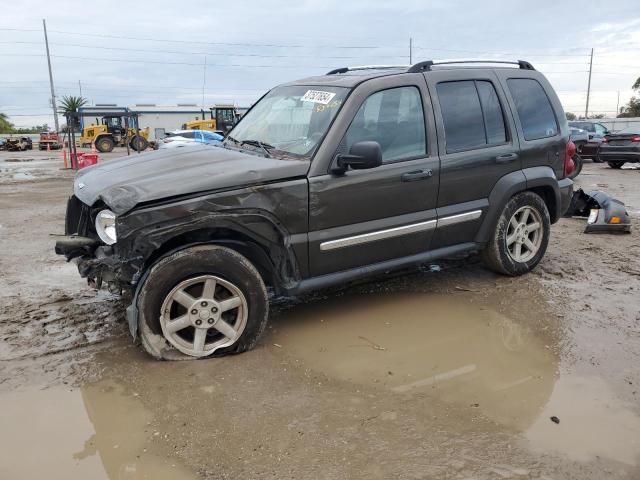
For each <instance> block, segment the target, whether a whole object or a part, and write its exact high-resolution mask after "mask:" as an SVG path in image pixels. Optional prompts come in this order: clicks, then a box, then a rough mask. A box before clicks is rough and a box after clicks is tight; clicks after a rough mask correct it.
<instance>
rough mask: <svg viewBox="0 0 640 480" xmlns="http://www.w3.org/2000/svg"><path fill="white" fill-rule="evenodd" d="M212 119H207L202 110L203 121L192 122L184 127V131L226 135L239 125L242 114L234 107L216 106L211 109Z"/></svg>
mask: <svg viewBox="0 0 640 480" xmlns="http://www.w3.org/2000/svg"><path fill="white" fill-rule="evenodd" d="M209 115H210V117H211V118H209V119H206V118H204V117H205V113H204V110H202V119H201V120H200V119H196V120H192V121H190V122H187V123H185V124H183V125H182V129H183V130H207V131H209V132H216V133H220V134H221V135H226V134H227V133H229V131H230V130H231V129H232V128H233V127H234V126H235V124H236V123H238V120H239V119H240V114H239V113H238V111H237V110H236V107H234V106H233V105H216V106H215V107H211V108H210V109H209Z"/></svg>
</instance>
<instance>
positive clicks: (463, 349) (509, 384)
mask: <svg viewBox="0 0 640 480" xmlns="http://www.w3.org/2000/svg"><path fill="white" fill-rule="evenodd" d="M459 298H460V297H458V296H455V297H454V296H449V297H447V296H439V295H424V294H391V295H388V294H387V295H384V294H383V295H371V296H364V297H362V296H360V297H342V298H340V299H332V300H329V301H326V302H323V303H321V304H316V305H313V306H309V307H307V306H303V307H300V308H295V309H294V310H293V311H291V312H289V313H287V314H286V315H285V316H284V318H282V320H281V321H280V322H278V325H277V329H278V332H277V334H276V336H275V337H276V338H275V339H274V341H275V342H276V343H278V344H279V345H282V346H283V349H285V350H286V351H287V352H289V353H291V354H292V355H294V356H296V357H298V358H300V359H301V360H302V361H303V362H304V364H305V365H307V366H308V367H310V368H312V369H315V370H319V371H322V372H324V373H326V374H327V375H329V376H331V377H334V378H338V379H341V380H346V381H350V382H355V383H361V384H367V385H371V386H378V387H382V388H384V389H386V390H390V391H392V392H395V393H398V394H420V395H425V394H428V395H437V396H438V397H439V398H441V399H443V400H446V401H451V402H455V403H462V404H464V405H467V406H469V405H472V406H475V407H476V408H479V409H480V410H481V411H482V412H483V413H485V414H486V415H487V416H489V417H491V418H493V419H495V420H497V421H499V422H500V423H504V424H508V425H513V426H516V427H519V428H523V427H526V426H528V425H529V424H531V422H533V420H534V419H535V417H536V416H537V414H538V411H539V409H540V408H542V407H543V406H544V405H545V403H546V401H547V400H548V398H549V396H550V395H551V391H552V389H553V385H554V383H555V381H556V379H557V369H558V358H557V357H556V356H555V354H554V353H553V352H552V349H551V348H550V346H549V345H548V344H545V343H544V341H543V340H542V339H540V338H538V337H537V336H535V335H533V334H532V333H531V332H530V331H529V330H528V328H526V327H523V326H521V325H520V324H517V323H515V322H514V321H512V320H510V319H509V318H507V317H505V316H503V315H500V314H499V313H497V312H495V311H493V310H490V309H488V308H486V307H481V306H476V305H472V304H471V305H469V304H465V303H460V302H459V300H458V299H459Z"/></svg>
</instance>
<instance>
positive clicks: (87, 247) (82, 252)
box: [55, 235, 138, 290]
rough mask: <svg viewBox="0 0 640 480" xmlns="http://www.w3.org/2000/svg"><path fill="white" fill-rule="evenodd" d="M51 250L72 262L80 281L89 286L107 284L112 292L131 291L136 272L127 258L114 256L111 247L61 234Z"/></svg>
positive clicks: (114, 252)
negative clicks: (85, 281)
mask: <svg viewBox="0 0 640 480" xmlns="http://www.w3.org/2000/svg"><path fill="white" fill-rule="evenodd" d="M55 251H56V253H57V254H58V255H64V256H65V257H66V259H67V261H74V262H75V263H76V265H77V266H78V272H79V273H80V276H81V277H82V278H86V279H87V280H88V281H89V284H90V285H94V286H100V285H102V283H103V282H107V283H108V284H109V286H110V287H113V290H117V289H120V290H122V289H127V288H132V285H133V283H134V279H135V278H136V276H137V273H138V270H137V269H136V268H135V267H134V263H135V262H132V261H131V259H129V258H123V257H121V256H120V255H118V254H117V253H116V251H115V249H114V248H113V246H109V245H103V244H101V242H100V241H98V240H96V239H93V238H89V237H81V236H77V235H64V236H60V237H58V239H57V240H56V246H55Z"/></svg>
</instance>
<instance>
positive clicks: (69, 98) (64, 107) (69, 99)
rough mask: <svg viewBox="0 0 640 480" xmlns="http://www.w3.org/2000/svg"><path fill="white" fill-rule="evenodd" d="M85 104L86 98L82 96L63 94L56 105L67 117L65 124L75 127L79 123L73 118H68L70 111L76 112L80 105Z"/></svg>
mask: <svg viewBox="0 0 640 480" xmlns="http://www.w3.org/2000/svg"><path fill="white" fill-rule="evenodd" d="M86 104H87V99H86V98H82V97H74V96H73V95H65V96H63V97H62V101H61V102H60V104H59V105H58V108H59V109H60V110H61V111H62V114H63V115H64V116H65V117H66V118H67V126H68V127H71V128H75V127H77V126H78V125H79V124H78V122H77V121H76V120H75V119H72V118H69V114H70V113H75V112H77V111H78V110H79V109H80V107H82V106H84V105H86Z"/></svg>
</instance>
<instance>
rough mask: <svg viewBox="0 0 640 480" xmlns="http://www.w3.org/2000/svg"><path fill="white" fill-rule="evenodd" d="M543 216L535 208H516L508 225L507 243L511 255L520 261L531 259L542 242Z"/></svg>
mask: <svg viewBox="0 0 640 480" xmlns="http://www.w3.org/2000/svg"><path fill="white" fill-rule="evenodd" d="M542 238H543V234H542V217H541V216H540V213H538V211H537V210H536V209H534V208H531V207H529V206H524V207H521V208H519V209H518V210H516V212H515V213H514V214H513V216H512V217H511V219H510V220H509V226H508V227H507V235H506V239H505V240H506V244H507V252H508V253H509V256H510V257H511V258H512V259H513V260H514V261H515V262H519V263H524V262H528V261H529V260H531V259H532V258H533V257H534V256H535V255H536V253H538V250H540V245H541V244H542Z"/></svg>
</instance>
